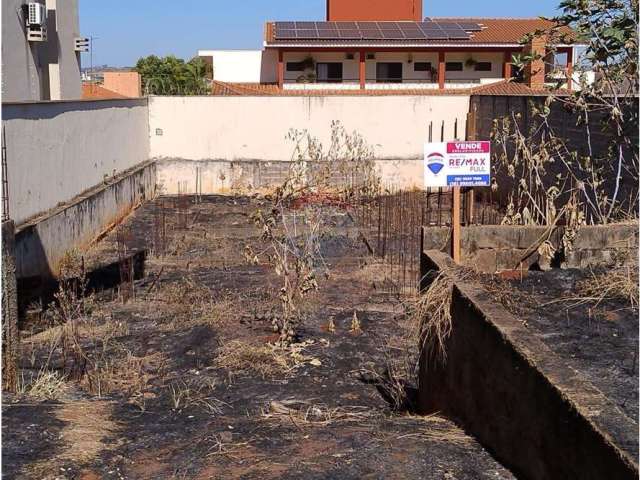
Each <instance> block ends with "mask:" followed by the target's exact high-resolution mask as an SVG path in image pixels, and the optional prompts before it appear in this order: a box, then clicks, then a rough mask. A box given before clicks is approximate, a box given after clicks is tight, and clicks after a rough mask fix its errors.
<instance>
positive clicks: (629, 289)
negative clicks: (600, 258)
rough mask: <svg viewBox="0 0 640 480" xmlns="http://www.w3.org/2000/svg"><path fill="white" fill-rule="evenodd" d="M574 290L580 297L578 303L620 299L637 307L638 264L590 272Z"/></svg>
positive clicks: (634, 307)
mask: <svg viewBox="0 0 640 480" xmlns="http://www.w3.org/2000/svg"><path fill="white" fill-rule="evenodd" d="M576 291H577V293H578V295H579V296H580V297H582V298H580V299H577V301H578V303H580V304H582V303H587V302H588V303H595V306H596V307H597V306H599V305H600V304H601V303H602V302H605V301H608V300H614V301H616V300H617V301H621V302H624V303H625V304H626V305H628V306H629V307H631V308H632V309H634V310H637V309H638V266H637V265H629V266H624V267H615V268H611V269H608V270H603V271H600V272H597V273H596V272H594V271H591V272H590V276H589V278H588V279H586V280H582V281H580V282H578V284H577V285H576Z"/></svg>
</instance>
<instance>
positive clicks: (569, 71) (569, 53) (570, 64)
mask: <svg viewBox="0 0 640 480" xmlns="http://www.w3.org/2000/svg"><path fill="white" fill-rule="evenodd" d="M567 89H568V90H569V91H571V90H573V47H571V48H569V49H567Z"/></svg>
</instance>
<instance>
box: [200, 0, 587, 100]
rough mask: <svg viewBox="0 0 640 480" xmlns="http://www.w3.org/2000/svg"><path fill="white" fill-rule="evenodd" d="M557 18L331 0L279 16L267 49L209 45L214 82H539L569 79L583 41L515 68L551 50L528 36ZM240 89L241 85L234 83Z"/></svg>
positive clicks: (376, 85) (399, 1)
mask: <svg viewBox="0 0 640 480" xmlns="http://www.w3.org/2000/svg"><path fill="white" fill-rule="evenodd" d="M551 26H552V23H551V22H550V21H548V20H543V19H539V18H466V17H459V18H453V17H451V18H434V17H427V18H423V17H422V2H421V0H327V20H326V21H324V22H308V21H304V22H298V21H276V22H268V23H267V24H266V27H265V39H264V48H263V49H262V50H259V51H233V50H224V51H223V50H202V51H200V52H199V55H200V56H202V57H204V58H205V59H206V60H207V61H209V62H211V64H212V66H213V80H214V84H216V82H226V83H229V84H233V83H238V84H247V83H260V84H272V85H277V87H278V88H279V89H280V90H367V89H375V90H380V89H385V90H388V89H411V90H416V89H420V90H427V89H434V90H444V89H461V88H473V87H478V86H480V85H487V84H491V83H496V82H501V81H503V80H504V79H511V78H513V77H520V78H521V79H523V80H525V81H526V83H527V84H528V85H529V86H530V87H533V88H542V87H544V85H545V84H546V83H547V81H549V80H554V81H555V82H557V80H558V79H560V80H563V79H564V80H565V87H568V88H570V87H571V86H572V82H569V81H568V79H570V78H572V76H573V61H574V48H575V45H560V46H559V48H558V49H557V54H556V56H555V58H552V59H550V58H549V57H548V56H547V58H546V60H547V61H548V60H551V63H552V64H555V65H556V68H554V69H550V68H549V67H548V66H546V65H545V63H549V62H543V61H542V60H540V61H538V62H533V63H532V65H531V66H530V67H529V68H527V71H524V72H517V71H515V69H514V68H513V66H512V56H513V55H514V54H519V53H523V52H535V53H539V54H541V55H543V56H546V55H547V45H546V44H545V40H544V39H542V38H540V37H534V38H533V40H532V41H531V42H530V43H529V44H528V45H522V44H521V43H520V42H521V40H522V38H523V37H524V36H525V35H527V34H530V33H533V32H535V31H537V30H540V29H546V28H549V27H551ZM231 88H233V85H231Z"/></svg>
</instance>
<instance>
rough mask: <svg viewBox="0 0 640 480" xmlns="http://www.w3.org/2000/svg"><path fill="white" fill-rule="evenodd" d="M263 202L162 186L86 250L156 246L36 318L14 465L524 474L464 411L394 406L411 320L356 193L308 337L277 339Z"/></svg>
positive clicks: (339, 215)
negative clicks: (480, 437) (131, 278)
mask: <svg viewBox="0 0 640 480" xmlns="http://www.w3.org/2000/svg"><path fill="white" fill-rule="evenodd" d="M163 202H164V208H162V207H161V206H162V204H163ZM261 206H264V202H263V200H261V199H259V198H251V199H249V198H231V197H207V198H204V199H202V200H201V202H199V203H196V202H195V199H193V198H185V197H182V198H178V199H175V198H174V199H158V200H156V201H155V202H154V203H149V204H146V205H144V206H142V207H141V208H140V209H138V210H137V211H136V212H135V213H134V214H133V215H132V216H131V217H130V218H129V219H128V220H127V221H126V223H125V225H124V226H123V228H120V229H119V231H118V232H112V233H111V234H109V235H108V236H107V237H106V238H105V239H103V240H102V241H101V242H100V244H98V245H96V247H95V249H94V250H93V251H92V252H90V253H89V254H88V255H86V258H85V263H86V265H91V266H94V267H96V266H99V265H106V264H109V263H112V262H115V261H117V260H118V259H119V258H125V257H126V256H128V255H131V254H132V253H135V252H136V251H139V250H142V249H146V250H147V251H148V256H147V262H146V271H145V274H144V276H143V277H142V278H140V279H139V280H136V281H135V282H134V287H133V289H130V288H128V287H123V286H121V287H120V290H121V291H120V292H118V291H117V289H109V290H103V291H101V292H99V293H96V294H95V295H94V296H93V297H92V298H90V299H89V300H86V301H82V300H79V299H78V298H76V297H74V296H73V295H67V296H66V297H65V298H66V302H67V305H68V306H69V307H70V308H71V307H74V306H78V305H81V308H80V310H81V314H78V315H75V314H74V312H71V313H69V312H66V313H65V312H60V309H58V311H57V312H54V313H56V315H52V314H51V313H49V314H44V315H43V318H42V319H41V320H40V322H39V326H38V328H33V329H31V330H26V331H24V332H23V339H22V340H23V348H22V358H21V371H22V375H23V388H22V392H21V393H20V394H19V395H15V396H10V395H5V396H4V398H3V416H4V422H3V432H2V435H3V441H4V443H3V447H4V448H3V467H4V468H3V474H4V476H5V477H6V478H39V479H40V478H69V479H71V478H84V479H93V478H149V479H156V478H203V479H205V478H207V479H208V478H246V479H250V478H260V479H265V478H305V479H310V478H314V479H320V478H326V479H330V478H353V479H356V478H358V479H360V478H416V479H418V478H434V479H440V478H451V479H453V478H455V479H479V478H513V476H512V475H511V474H510V472H508V471H507V470H505V469H504V468H503V467H502V466H501V465H499V464H498V463H497V462H496V461H495V460H494V459H493V458H492V457H491V456H490V455H489V454H488V453H487V452H486V451H485V450H483V448H482V447H481V446H480V445H479V444H478V443H477V442H476V441H475V440H474V439H473V438H471V437H469V436H468V435H466V434H465V432H464V431H462V430H461V429H459V428H458V427H457V426H456V425H455V424H454V423H453V422H452V421H450V420H448V419H445V418H442V417H440V416H430V417H420V416H417V415H415V414H413V413H412V412H411V410H410V409H407V408H404V409H393V408H392V406H391V404H392V403H393V396H392V395H390V394H391V393H393V390H390V389H389V388H388V385H385V383H384V381H382V379H383V378H388V377H391V378H394V375H393V372H391V375H388V373H389V370H390V369H391V370H393V362H392V361H391V360H390V358H394V359H396V360H397V359H402V356H403V355H405V350H404V348H405V345H404V344H403V339H406V338H407V337H410V335H409V333H410V326H409V325H407V322H406V319H405V317H404V315H403V312H404V310H403V307H402V301H403V299H402V298H398V296H397V295H394V294H391V293H389V291H390V289H389V288H388V285H387V282H385V277H384V268H382V267H381V265H379V264H378V262H377V260H376V259H375V258H373V257H372V256H370V255H369V253H368V250H367V249H366V248H365V246H364V244H363V242H362V240H361V238H360V236H359V235H358V231H357V229H356V228H355V227H354V225H353V224H352V222H351V220H350V219H349V217H348V215H347V214H346V212H345V211H344V210H342V209H341V208H340V207H337V206H327V207H326V209H327V212H328V213H327V216H328V218H329V219H330V222H329V224H328V228H327V229H326V230H325V232H324V233H323V235H322V238H321V242H320V246H321V248H320V254H321V258H322V260H323V261H324V262H325V264H326V268H325V273H326V274H325V275H323V276H322V277H321V278H318V279H317V281H318V284H319V289H318V291H317V292H316V293H312V294H310V295H308V296H307V297H305V298H306V300H305V303H304V306H303V309H302V310H303V317H304V318H305V321H304V322H303V324H302V326H301V328H300V329H299V331H298V333H299V336H298V338H296V339H295V341H294V343H293V344H292V345H291V346H290V347H289V348H287V349H278V348H275V347H274V346H273V344H274V342H275V341H276V340H277V338H278V335H277V334H276V333H274V326H273V319H274V318H277V317H278V316H279V309H280V302H279V294H280V286H281V277H278V275H277V274H276V272H275V270H274V268H273V267H272V266H271V264H270V263H269V262H268V258H265V257H263V256H260V258H258V259H256V258H255V256H254V255H253V254H252V253H249V252H259V250H260V248H261V246H264V240H262V239H261V238H260V234H261V232H260V230H259V229H257V228H256V227H255V225H254V224H253V222H252V221H251V220H250V216H251V214H252V213H253V212H254V211H255V210H256V209H257V208H259V207H261ZM247 246H248V247H249V249H247ZM124 247H126V249H125V248H124ZM92 268H93V267H92ZM127 272H128V270H127V269H122V272H121V273H122V275H123V278H125V279H126V277H127ZM69 288H70V289H71V291H72V292H75V291H76V290H74V288H76V287H73V286H71V287H69ZM67 293H68V292H67ZM70 297H71V298H70ZM126 297H130V298H128V299H127V301H126V302H125V301H124V298H126ZM65 315H67V316H68V317H71V318H75V320H74V321H73V322H71V325H70V324H69V322H67V323H63V322H61V321H60V318H63V319H64V318H65ZM43 322H45V323H46V322H49V323H48V324H49V327H47V328H42V326H41V325H42V323H43Z"/></svg>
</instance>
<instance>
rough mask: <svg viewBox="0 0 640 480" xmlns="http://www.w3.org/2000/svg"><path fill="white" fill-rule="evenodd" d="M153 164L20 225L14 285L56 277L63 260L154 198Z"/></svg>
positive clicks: (135, 170) (112, 180)
mask: <svg viewBox="0 0 640 480" xmlns="http://www.w3.org/2000/svg"><path fill="white" fill-rule="evenodd" d="M156 181H157V180H156V168H155V163H153V162H146V163H145V164H143V165H141V166H139V167H136V168H134V169H132V170H131V171H127V172H124V173H122V174H121V175H119V176H118V177H116V178H114V179H111V180H110V181H109V182H108V183H106V184H103V185H101V186H99V187H96V188H95V189H93V190H91V191H89V192H86V194H85V195H82V196H80V197H77V198H75V199H74V200H73V201H71V202H69V203H68V204H65V205H62V206H60V207H58V208H56V209H54V210H53V211H51V212H49V214H48V215H46V216H43V217H39V218H37V219H35V220H34V221H33V222H27V223H24V224H22V225H21V226H20V227H19V228H18V230H17V232H16V273H17V277H18V279H36V280H37V281H35V282H34V283H35V284H37V283H38V282H39V281H46V279H47V278H48V277H55V276H57V275H58V273H59V264H60V260H62V258H63V256H64V254H65V253H66V252H67V251H69V250H71V249H73V248H76V249H80V250H82V249H83V248H86V247H87V246H89V245H90V244H91V243H92V242H93V241H94V240H95V239H96V238H97V237H98V236H99V235H100V234H101V233H103V232H104V231H105V230H106V229H108V228H109V227H110V226H111V225H115V224H117V223H119V222H120V221H121V220H122V218H124V217H125V216H126V215H127V214H129V213H130V212H131V210H132V209H133V208H134V207H136V206H137V205H139V204H140V203H141V202H143V201H145V200H149V199H151V198H153V197H154V195H155V191H156Z"/></svg>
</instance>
